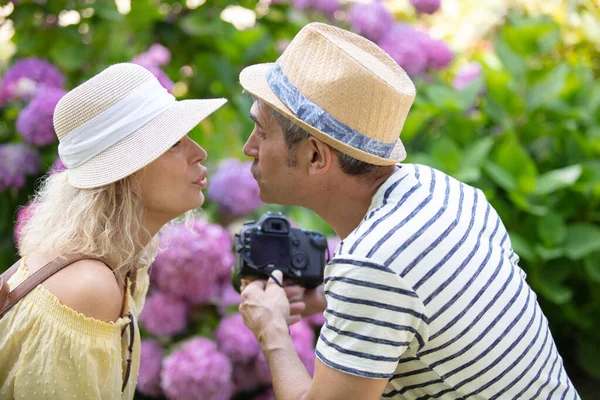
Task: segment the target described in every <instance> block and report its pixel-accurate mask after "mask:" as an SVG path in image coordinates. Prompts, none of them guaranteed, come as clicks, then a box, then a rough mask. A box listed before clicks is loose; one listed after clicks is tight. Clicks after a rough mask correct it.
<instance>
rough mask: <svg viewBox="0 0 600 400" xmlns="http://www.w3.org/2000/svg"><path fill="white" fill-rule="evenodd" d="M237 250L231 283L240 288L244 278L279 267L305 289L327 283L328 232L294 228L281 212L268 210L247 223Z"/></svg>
mask: <svg viewBox="0 0 600 400" xmlns="http://www.w3.org/2000/svg"><path fill="white" fill-rule="evenodd" d="M235 251H236V263H235V266H234V267H233V272H232V274H231V283H232V284H233V286H234V288H235V289H236V290H237V291H239V290H240V285H241V279H242V278H247V277H249V278H255V277H268V276H270V274H271V273H272V272H273V271H274V270H276V269H278V270H280V271H281V272H282V273H283V277H284V279H285V280H286V281H288V282H292V283H294V284H298V285H300V286H303V287H305V288H314V287H317V286H318V285H320V284H321V283H323V272H324V269H325V252H326V251H327V239H326V238H325V235H323V234H322V233H319V232H314V231H309V230H306V229H298V228H292V227H290V222H289V221H288V219H287V218H286V217H285V216H284V215H283V214H281V213H272V212H267V213H266V214H264V215H263V216H262V217H261V218H260V219H259V220H258V222H256V221H248V222H245V223H244V226H243V227H242V229H241V231H240V233H239V234H236V235H235Z"/></svg>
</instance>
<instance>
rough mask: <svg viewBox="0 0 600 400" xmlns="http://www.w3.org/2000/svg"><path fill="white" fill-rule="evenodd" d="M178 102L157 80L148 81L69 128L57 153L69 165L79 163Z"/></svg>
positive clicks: (70, 166)
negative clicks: (71, 128) (72, 128)
mask: <svg viewBox="0 0 600 400" xmlns="http://www.w3.org/2000/svg"><path fill="white" fill-rule="evenodd" d="M175 102H176V100H175V97H173V96H172V95H171V94H170V93H169V92H168V91H167V90H166V89H165V88H164V87H162V86H161V85H160V83H159V82H158V80H156V79H151V80H149V81H146V82H144V83H143V84H141V85H140V86H138V87H137V88H136V89H134V90H133V91H132V92H131V93H129V94H128V95H127V96H126V97H124V98H123V99H122V100H120V101H118V102H117V103H115V104H113V105H112V106H111V107H109V108H108V109H106V110H105V111H103V112H102V113H100V114H98V115H97V116H95V117H94V118H92V119H90V120H89V121H87V122H85V123H84V124H83V125H80V126H79V127H77V128H76V129H74V130H72V131H71V132H69V133H68V134H67V135H66V136H65V137H63V138H62V139H61V140H60V143H59V145H58V154H59V156H60V158H61V160H62V162H63V164H65V166H66V167H67V168H75V167H78V166H80V165H81V164H83V163H85V162H86V161H88V160H89V159H91V158H92V157H94V156H96V155H98V154H100V153H101V152H102V151H104V150H106V149H107V148H109V147H110V146H112V145H113V144H115V143H116V142H118V141H119V140H121V139H123V138H125V137H127V136H129V135H130V134H132V133H133V132H135V131H136V130H138V129H139V128H141V127H142V126H144V125H145V124H146V123H148V122H149V121H151V120H152V119H154V118H155V117H157V116H158V115H159V114H161V113H162V112H163V111H165V110H166V109H167V108H169V107H170V106H171V105H173V104H174V103H175Z"/></svg>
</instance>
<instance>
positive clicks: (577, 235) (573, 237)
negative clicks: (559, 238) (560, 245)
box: [565, 223, 600, 260]
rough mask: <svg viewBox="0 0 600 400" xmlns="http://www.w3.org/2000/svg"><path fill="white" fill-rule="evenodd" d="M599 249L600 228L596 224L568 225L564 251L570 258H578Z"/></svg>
mask: <svg viewBox="0 0 600 400" xmlns="http://www.w3.org/2000/svg"><path fill="white" fill-rule="evenodd" d="M599 250H600V228H599V227H598V226H595V225H592V224H588V223H579V224H573V225H569V226H568V228H567V239H566V241H565V252H566V254H567V257H569V258H570V259H572V260H579V259H581V258H583V257H585V256H586V255H588V254H590V253H593V252H595V251H599Z"/></svg>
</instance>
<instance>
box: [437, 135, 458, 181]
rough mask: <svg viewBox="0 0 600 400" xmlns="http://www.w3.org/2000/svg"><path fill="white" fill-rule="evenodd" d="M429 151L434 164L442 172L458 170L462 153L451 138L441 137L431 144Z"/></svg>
mask: <svg viewBox="0 0 600 400" xmlns="http://www.w3.org/2000/svg"><path fill="white" fill-rule="evenodd" d="M429 153H430V154H431V158H432V159H433V160H434V162H435V163H436V166H438V167H439V168H440V169H442V170H443V171H444V172H446V173H448V174H450V175H452V174H454V173H456V172H457V171H458V169H459V167H460V163H461V160H462V153H461V152H460V149H459V148H458V146H457V145H456V143H454V141H453V140H452V139H450V138H448V137H443V138H442V139H440V140H436V141H435V142H434V143H433V145H432V146H431V148H430V151H429Z"/></svg>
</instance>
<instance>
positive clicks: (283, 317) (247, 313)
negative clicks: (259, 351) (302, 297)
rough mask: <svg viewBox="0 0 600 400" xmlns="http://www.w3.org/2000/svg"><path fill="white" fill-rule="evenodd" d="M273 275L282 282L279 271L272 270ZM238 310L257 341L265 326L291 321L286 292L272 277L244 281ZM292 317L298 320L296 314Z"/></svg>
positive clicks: (274, 325)
mask: <svg viewBox="0 0 600 400" xmlns="http://www.w3.org/2000/svg"><path fill="white" fill-rule="evenodd" d="M273 276H274V277H275V278H276V279H277V280H278V281H279V282H281V283H283V274H282V273H281V271H273ZM302 306H304V305H302ZM239 310H240V313H241V314H242V316H243V318H244V323H245V324H246V326H248V328H250V330H251V331H252V332H253V333H254V336H256V338H257V339H258V340H259V341H260V340H261V339H262V338H263V336H264V334H265V331H266V328H269V327H280V326H281V325H283V326H286V325H287V324H288V323H290V322H291V321H290V303H289V301H288V298H287V295H286V292H285V290H284V289H282V288H280V287H279V286H278V285H277V283H275V281H274V280H273V278H270V279H269V280H268V281H264V280H255V281H253V282H250V283H247V282H244V284H243V285H242V303H241V304H240V307H239ZM300 312H301V311H300ZM300 312H298V313H297V314H299V313H300ZM294 318H297V320H298V319H300V316H299V315H296V316H295V317H294ZM286 330H287V328H286ZM261 344H262V343H261Z"/></svg>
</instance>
